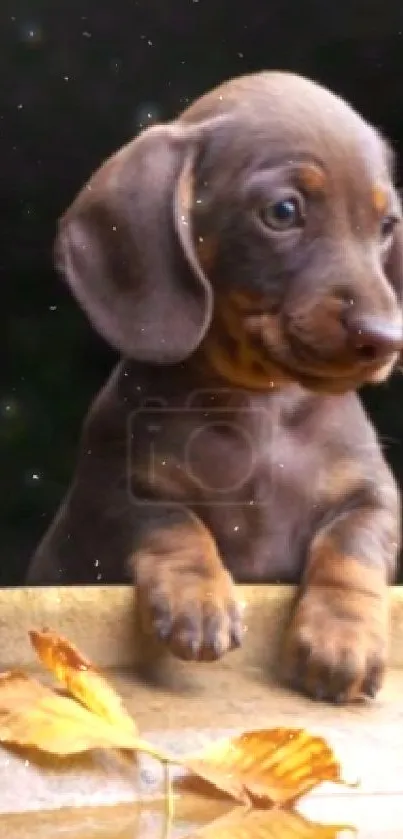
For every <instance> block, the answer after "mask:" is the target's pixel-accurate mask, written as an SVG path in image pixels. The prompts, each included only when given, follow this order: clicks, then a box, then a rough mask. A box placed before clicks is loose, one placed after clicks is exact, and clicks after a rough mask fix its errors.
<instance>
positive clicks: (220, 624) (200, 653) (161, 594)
mask: <svg viewBox="0 0 403 839" xmlns="http://www.w3.org/2000/svg"><path fill="white" fill-rule="evenodd" d="M165 571H166V569H165ZM139 597H140V601H141V612H142V620H143V622H145V624H146V627H147V629H148V628H149V627H151V628H152V630H153V632H154V633H155V634H156V635H157V637H158V638H159V639H160V640H161V641H164V642H165V643H166V644H167V645H168V646H169V648H170V650H171V652H172V653H173V654H174V655H176V656H177V657H178V658H182V659H185V660H188V661H189V660H195V661H214V660H215V659H218V658H220V657H221V656H222V655H224V653H226V652H228V651H229V650H232V649H234V648H236V647H238V646H239V645H240V643H241V637H242V623H241V612H240V607H239V605H238V604H237V602H236V599H235V591H234V587H233V584H232V581H231V579H230V577H229V575H227V574H226V572H225V571H223V573H222V574H221V575H220V576H217V577H214V578H211V579H203V578H202V577H199V576H197V575H196V576H195V575H193V574H192V573H190V574H183V573H182V574H179V575H178V574H175V573H172V574H171V573H164V574H156V575H155V576H154V578H153V579H152V580H150V584H149V586H148V587H147V588H146V589H145V590H144V589H141V590H140V591H139Z"/></svg>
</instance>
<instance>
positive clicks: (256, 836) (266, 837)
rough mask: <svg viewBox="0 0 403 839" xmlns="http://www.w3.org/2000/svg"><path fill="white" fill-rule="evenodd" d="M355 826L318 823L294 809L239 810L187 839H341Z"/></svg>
mask: <svg viewBox="0 0 403 839" xmlns="http://www.w3.org/2000/svg"><path fill="white" fill-rule="evenodd" d="M346 832H349V833H351V834H353V835H354V834H355V833H356V830H355V828H354V827H352V826H351V825H342V824H339V825H332V824H328V825H327V824H318V823H316V822H311V821H308V820H307V819H305V818H304V817H303V816H301V815H300V814H299V813H295V812H293V811H292V810H278V809H273V810H270V811H267V810H266V811H264V810H247V809H246V810H245V809H244V808H238V807H237V808H235V810H232V812H230V813H229V814H226V815H225V816H222V817H221V818H218V819H216V820H215V821H213V822H211V823H210V824H208V825H206V827H203V828H201V830H198V831H195V832H194V833H192V834H191V835H188V836H186V838H185V839H337V837H339V836H340V837H341V834H342V833H343V836H344V835H345V833H346Z"/></svg>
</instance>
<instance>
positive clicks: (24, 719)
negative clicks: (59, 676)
mask: <svg viewBox="0 0 403 839" xmlns="http://www.w3.org/2000/svg"><path fill="white" fill-rule="evenodd" d="M0 743H8V744H9V745H18V746H23V747H25V748H35V749H38V750H39V751H43V752H48V753H50V754H54V755H59V756H67V755H73V754H80V753H82V752H87V751H91V750H93V749H125V750H128V751H133V752H136V751H143V752H146V753H148V754H150V755H152V756H153V757H155V758H157V759H159V760H162V761H164V762H165V761H166V758H165V757H164V756H163V755H160V753H159V752H157V751H156V750H155V749H153V747H152V746H148V744H147V743H144V742H143V741H141V740H140V739H139V738H138V737H137V735H136V734H135V732H130V731H128V730H124V729H123V728H119V726H114V725H112V724H111V723H110V722H108V721H107V720H105V719H103V718H102V717H99V716H96V715H95V714H93V713H92V712H91V711H89V710H87V708H84V707H83V706H82V705H80V704H79V703H78V702H75V700H74V699H70V698H69V697H66V696H61V695H60V694H57V693H54V691H52V690H51V689H50V688H47V687H45V685H42V684H41V683H40V682H37V681H36V679H32V678H30V677H29V676H26V675H24V674H23V673H19V672H10V673H3V674H0Z"/></svg>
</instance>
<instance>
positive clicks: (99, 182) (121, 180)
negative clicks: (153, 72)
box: [55, 123, 213, 363]
mask: <svg viewBox="0 0 403 839" xmlns="http://www.w3.org/2000/svg"><path fill="white" fill-rule="evenodd" d="M196 137H197V133H196V132H195V131H193V132H189V136H186V133H185V129H182V128H181V127H180V125H179V124H178V123H171V124H168V125H160V126H156V127H152V128H149V129H147V130H146V131H144V132H143V133H142V134H140V136H139V137H138V138H137V139H135V140H134V141H132V142H130V143H129V144H128V145H126V146H125V147H124V148H123V149H121V150H120V151H118V152H117V153H116V154H115V155H113V156H112V157H111V158H109V159H108V160H107V161H106V163H104V165H103V166H101V168H100V169H99V170H98V171H97V172H96V173H95V174H94V175H93V177H92V178H91V179H90V181H89V182H88V183H87V185H86V186H85V187H84V189H82V190H81V192H80V193H79V195H78V197H77V198H76V200H75V201H74V203H73V204H72V206H71V207H70V209H69V210H68V211H67V213H66V214H65V216H64V217H63V218H62V220H61V222H60V225H59V231H58V236H57V239H56V243H55V260H56V267H57V269H58V270H59V271H60V272H61V273H62V275H63V276H64V277H65V279H66V280H67V282H68V284H69V286H70V288H71V290H72V291H73V293H74V295H75V297H76V299H77V300H78V302H79V303H80V305H81V306H82V308H83V309H84V311H85V312H86V313H87V315H88V317H89V318H90V320H91V322H92V324H93V325H94V327H95V328H96V329H97V330H98V332H100V333H101V334H102V335H103V337H104V338H105V339H106V340H107V341H109V342H110V344H112V346H114V347H115V348H116V349H117V350H118V351H119V352H121V353H122V354H123V355H125V356H128V357H132V358H135V359H137V360H140V361H149V362H156V363H175V362H178V361H181V360H182V359H184V358H186V357H187V356H188V355H190V354H191V353H192V352H193V350H194V349H195V348H196V347H197V346H198V344H199V343H200V341H201V340H202V338H203V337H204V335H205V333H206V331H207V329H208V326H209V324H210V321H211V314H212V305H213V301H212V290H211V287H210V284H209V281H208V279H207V277H206V276H205V274H204V272H203V269H202V267H201V265H200V262H199V260H198V258H197V254H196V250H195V247H194V243H193V241H192V231H191V209H192V201H193V196H192V167H193V161H194V158H195V155H196V153H197V141H196Z"/></svg>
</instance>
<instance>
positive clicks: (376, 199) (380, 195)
mask: <svg viewBox="0 0 403 839" xmlns="http://www.w3.org/2000/svg"><path fill="white" fill-rule="evenodd" d="M371 198H372V206H373V208H374V210H376V212H377V213H378V214H379V215H380V216H382V215H384V213H385V212H386V208H387V206H388V194H387V192H386V189H384V188H383V187H382V186H379V184H377V185H376V186H374V187H373V189H372V195H371Z"/></svg>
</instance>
